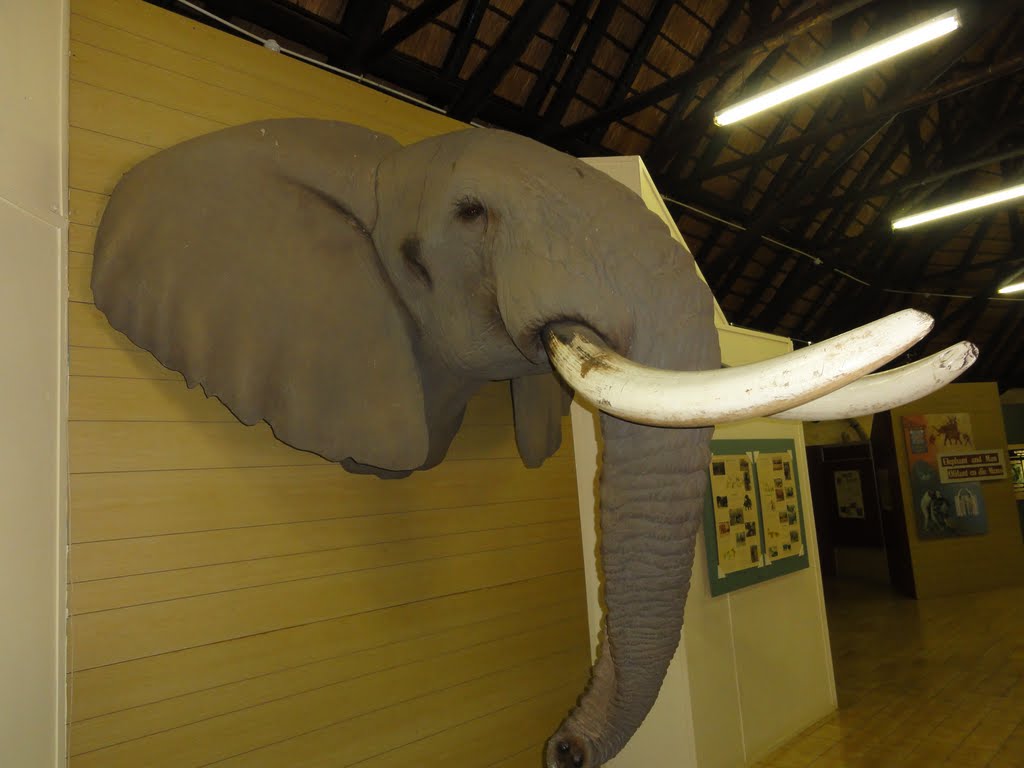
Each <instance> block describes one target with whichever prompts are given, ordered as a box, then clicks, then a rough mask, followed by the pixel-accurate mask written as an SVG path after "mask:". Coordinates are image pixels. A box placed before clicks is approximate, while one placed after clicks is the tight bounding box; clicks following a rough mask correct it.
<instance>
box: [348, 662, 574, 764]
mask: <svg viewBox="0 0 1024 768" xmlns="http://www.w3.org/2000/svg"><path fill="white" fill-rule="evenodd" d="M582 684H583V681H582V680H573V681H572V682H571V683H569V684H568V685H562V686H559V687H557V688H555V689H553V690H549V691H545V692H543V693H541V694H539V695H537V696H532V697H530V698H528V699H525V700H523V701H520V702H517V703H516V704H513V705H512V706H510V707H507V708H505V709H502V710H499V711H498V712H494V713H491V714H489V715H485V716H483V717H478V718H475V719H473V720H469V721H467V722H464V723H461V724H460V725H457V726H455V727H453V728H449V729H446V730H443V731H440V732H439V733H436V734H433V735H431V736H427V737H425V738H423V739H418V740H416V741H413V742H410V743H408V744H404V745H402V746H401V747H398V748H396V749H392V750H390V751H388V752H384V753H382V754H379V755H377V756H376V757H371V758H370V759H368V760H366V761H364V762H361V763H359V766H360V768H408V766H411V765H422V766H425V765H459V766H466V767H467V768H468V767H469V766H473V767H476V766H479V767H480V768H491V766H493V765H494V763H493V762H492V760H491V756H492V755H496V754H499V755H500V754H507V755H515V757H516V759H517V760H518V761H519V762H517V763H515V764H516V765H520V766H526V767H528V768H537V766H538V765H540V764H541V754H542V752H541V742H542V740H543V739H544V738H545V737H547V736H549V735H550V734H549V733H548V730H549V729H550V727H551V723H552V722H556V721H558V720H559V719H560V718H562V717H564V716H565V699H566V697H567V696H573V695H575V694H576V693H577V692H578V691H579V687H580V686H581V685H582ZM509 765H512V764H511V763H510V764H509Z"/></svg>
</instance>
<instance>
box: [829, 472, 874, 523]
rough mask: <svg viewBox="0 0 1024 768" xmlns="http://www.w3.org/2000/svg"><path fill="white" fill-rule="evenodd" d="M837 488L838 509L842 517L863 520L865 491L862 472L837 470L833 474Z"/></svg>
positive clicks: (864, 514)
mask: <svg viewBox="0 0 1024 768" xmlns="http://www.w3.org/2000/svg"><path fill="white" fill-rule="evenodd" d="M832 480H833V482H834V483H835V486H836V508H837V509H838V511H839V516H840V517H845V518H853V519H855V520H863V519H864V517H865V516H866V512H865V509H864V489H863V487H862V486H861V484H860V472H859V471H858V470H856V469H837V470H835V471H834V472H833V473H832Z"/></svg>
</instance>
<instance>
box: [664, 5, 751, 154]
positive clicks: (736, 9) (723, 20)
mask: <svg viewBox="0 0 1024 768" xmlns="http://www.w3.org/2000/svg"><path fill="white" fill-rule="evenodd" d="M744 7H745V3H744V2H743V0H730V2H729V5H727V6H726V7H725V10H724V11H722V13H721V14H720V15H719V17H718V19H717V20H716V22H715V26H714V27H713V28H712V29H711V34H710V35H708V39H707V40H705V41H704V45H703V47H701V49H700V53H698V54H697V57H696V58H695V59H694V61H693V64H692V65H691V66H693V67H696V66H700V65H701V63H702V62H703V61H705V60H707V59H709V58H711V57H712V56H714V55H715V53H716V52H717V51H718V49H719V47H721V45H722V43H724V42H725V41H726V39H727V38H728V36H729V32H730V31H731V30H732V28H733V26H734V25H735V24H736V22H737V21H738V20H739V18H740V16H742V14H743V8H744ZM739 69H740V68H739V67H733V68H731V69H728V70H723V71H722V72H721V74H720V75H719V78H718V82H717V83H715V86H714V87H713V88H712V91H711V92H710V93H708V94H707V95H706V96H705V97H704V101H702V102H701V103H700V104H698V105H697V106H696V107H695V108H694V109H692V110H691V109H689V107H690V105H691V104H692V103H693V101H694V99H695V98H696V96H697V90H698V89H699V88H700V82H697V81H694V82H692V83H690V84H689V85H687V86H686V87H685V88H683V89H682V90H681V91H680V92H679V95H678V96H677V97H676V100H675V101H674V102H673V103H672V107H671V108H670V109H669V112H668V114H667V115H666V116H665V119H664V120H663V121H662V123H661V125H660V126H659V127H658V133H657V135H656V136H655V138H654V141H653V142H652V143H651V146H650V148H649V149H648V150H647V153H646V157H647V158H648V160H649V162H650V163H651V164H652V167H654V168H656V169H659V170H660V169H661V168H664V167H665V166H667V165H668V164H669V163H671V162H672V160H673V158H675V157H676V156H677V154H678V152H679V151H680V149H679V148H680V147H686V146H687V145H688V144H694V145H695V144H696V142H697V140H699V136H697V137H692V136H691V135H690V134H692V130H691V129H690V127H689V126H690V125H691V123H692V120H691V118H692V117H693V115H694V113H695V112H697V111H698V110H700V108H701V106H703V105H704V104H705V102H706V101H707V100H708V99H711V98H714V96H713V95H712V94H713V93H714V92H716V91H717V90H719V89H724V88H726V87H735V83H734V82H733V78H734V76H735V73H736V72H738V71H739ZM701 122H702V123H705V122H707V120H706V119H704V120H702V121H701Z"/></svg>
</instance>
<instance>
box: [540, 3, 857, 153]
mask: <svg viewBox="0 0 1024 768" xmlns="http://www.w3.org/2000/svg"><path fill="white" fill-rule="evenodd" d="M873 2H877V0H845V2H829V0H823V1H822V2H820V3H815V4H808V3H804V4H803V5H802V6H801V7H800V9H799V10H798V11H797V12H796V13H795V14H794V15H792V16H790V17H788V18H785V19H782V20H780V21H777V22H775V23H774V24H771V25H770V26H768V27H766V28H764V29H763V30H761V31H760V32H759V33H757V34H756V35H754V36H753V37H752V38H750V39H749V40H748V41H747V42H746V43H744V44H742V45H739V46H737V47H735V48H732V49H730V50H727V51H723V52H722V53H721V54H718V55H715V56H711V57H710V58H708V59H706V60H704V61H703V62H701V63H700V64H694V65H693V66H692V67H691V68H690V69H688V70H687V71H686V72H684V73H683V74H681V75H677V76H675V77H670V78H669V79H668V80H666V81H665V82H663V83H659V84H658V85H656V86H654V87H653V88H650V89H648V90H646V91H644V92H643V93H638V94H637V95H636V96H632V97H630V98H628V99H626V100H624V101H623V102H621V103H619V104H616V105H615V106H613V107H610V108H608V109H603V110H601V111H600V112H598V113H597V114H595V115H592V116H590V117H588V118H585V119H583V120H580V121H579V122H576V123H573V124H572V125H569V126H566V127H565V128H563V129H562V130H561V131H560V132H559V133H558V134H557V135H555V136H553V137H552V138H555V139H557V138H562V137H564V136H568V135H575V136H582V135H585V134H586V133H587V132H588V131H591V130H593V129H595V128H600V127H602V126H606V125H608V124H609V123H612V122H615V121H617V120H621V119H622V118H624V117H628V116H629V115H632V114H635V113H637V112H639V111H640V110H642V109H646V108H647V107H650V106H653V105H654V104H657V103H658V102H659V101H664V100H665V99H667V98H669V97H671V96H675V95H677V94H678V93H681V92H684V91H686V90H687V89H688V88H690V87H692V86H693V85H694V83H700V82H701V81H704V80H707V79H708V78H709V77H713V76H716V75H719V74H720V73H721V72H723V71H725V70H728V69H732V68H733V67H735V66H738V65H742V64H745V63H747V62H749V61H750V59H751V58H753V57H755V56H763V55H767V54H769V53H771V52H772V51H773V50H775V49H776V48H778V47H779V46H780V45H785V44H786V43H788V42H789V41H790V40H792V39H793V38H796V37H799V36H801V35H803V34H805V33H806V32H807V31H808V30H810V29H813V28H814V27H816V26H818V25H820V24H824V23H827V22H830V21H834V20H835V19H838V18H841V17H842V16H845V15H846V14H848V13H853V12H854V11H856V10H859V9H861V8H863V7H865V6H867V5H870V4H871V3H873Z"/></svg>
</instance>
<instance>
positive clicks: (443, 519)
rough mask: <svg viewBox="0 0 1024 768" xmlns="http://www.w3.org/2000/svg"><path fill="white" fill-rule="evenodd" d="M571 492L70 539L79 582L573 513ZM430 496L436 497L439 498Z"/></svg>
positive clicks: (567, 519) (549, 519) (512, 524)
mask: <svg viewBox="0 0 1024 768" xmlns="http://www.w3.org/2000/svg"><path fill="white" fill-rule="evenodd" d="M567 501H572V499H571V497H569V498H545V499H536V500H534V499H527V500H523V501H514V502H507V503H496V504H474V505H469V506H464V507H453V508H449V509H406V510H403V511H401V512H391V513H382V514H358V513H357V514H352V511H351V510H345V509H339V510H338V512H339V514H349V515H350V516H347V517H345V516H339V517H334V518H331V519H327V520H314V521H309V522H296V523H284V524H272V525H255V526H248V527H244V528H224V529H221V530H207V531H197V532H194V533H167V534H162V535H158V536H143V537H138V538H128V539H113V540H109V541H91V542H87V543H83V544H72V545H71V547H70V548H69V550H70V551H69V556H70V559H71V563H72V568H74V572H75V577H76V583H77V584H78V585H82V584H83V583H84V582H92V581H97V580H101V579H115V578H122V577H125V576H133V575H137V574H151V573H160V572H164V571H173V570H181V569H201V568H205V567H207V566H212V565H218V564H222V563H238V562H242V561H250V560H261V559H264V558H279V557H285V556H288V555H300V554H307V553H311V552H323V551H329V550H337V549H341V548H343V547H367V546H370V545H374V544H386V543H393V542H403V541H412V540H423V539H427V538H429V537H437V536H449V535H450V536H457V535H460V534H465V533H473V532H477V531H494V530H498V529H508V528H513V527H515V526H526V525H537V524H541V523H552V522H556V521H562V522H566V523H572V522H573V521H574V519H575V517H576V516H575V515H574V514H573V510H572V509H570V508H569V504H567V503H566V502H567ZM430 503H436V502H434V501H433V500H431V501H430Z"/></svg>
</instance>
